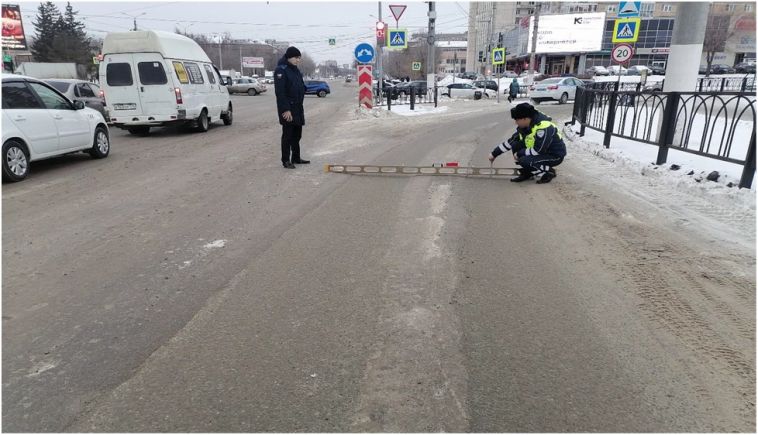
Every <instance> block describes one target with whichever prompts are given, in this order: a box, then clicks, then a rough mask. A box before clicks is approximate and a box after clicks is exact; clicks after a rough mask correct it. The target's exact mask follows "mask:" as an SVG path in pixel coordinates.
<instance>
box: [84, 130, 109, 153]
mask: <svg viewBox="0 0 758 435" xmlns="http://www.w3.org/2000/svg"><path fill="white" fill-rule="evenodd" d="M110 151H111V141H110V139H109V138H108V130H106V129H105V127H103V126H102V125H100V126H98V127H97V128H96V129H95V141H94V143H93V144H92V148H90V150H89V155H91V156H92V157H93V158H95V159H103V158H105V157H108V153H110Z"/></svg>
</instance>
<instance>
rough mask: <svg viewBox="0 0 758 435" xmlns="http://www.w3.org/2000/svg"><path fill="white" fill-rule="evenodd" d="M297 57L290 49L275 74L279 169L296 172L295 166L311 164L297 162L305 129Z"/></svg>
mask: <svg viewBox="0 0 758 435" xmlns="http://www.w3.org/2000/svg"><path fill="white" fill-rule="evenodd" d="M300 56H301V55H300V50H298V49H297V48H295V47H289V48H288V49H287V51H286V52H285V53H284V57H282V58H281V59H279V64H278V65H277V66H276V70H275V71H274V89H275V91H276V108H277V112H278V115H279V124H281V125H282V165H283V166H284V167H285V168H287V169H295V165H294V163H298V164H306V163H310V161H308V160H303V159H301V158H300V138H301V137H302V135H303V126H304V125H305V108H303V100H304V99H305V82H303V75H302V74H301V73H300V70H299V69H298V68H297V66H298V65H299V64H300V60H301V57H300Z"/></svg>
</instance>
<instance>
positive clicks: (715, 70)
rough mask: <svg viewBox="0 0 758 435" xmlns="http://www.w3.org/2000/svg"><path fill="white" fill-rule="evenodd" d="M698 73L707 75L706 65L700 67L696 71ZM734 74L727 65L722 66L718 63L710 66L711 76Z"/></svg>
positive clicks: (732, 69)
mask: <svg viewBox="0 0 758 435" xmlns="http://www.w3.org/2000/svg"><path fill="white" fill-rule="evenodd" d="M698 73H700V74H708V65H700V69H699V70H698ZM734 73H735V70H734V68H732V67H730V66H729V65H724V64H720V63H717V64H712V65H711V74H734Z"/></svg>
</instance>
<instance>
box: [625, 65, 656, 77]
mask: <svg viewBox="0 0 758 435" xmlns="http://www.w3.org/2000/svg"><path fill="white" fill-rule="evenodd" d="M643 71H647V75H649V76H650V75H653V70H652V69H650V68H649V67H647V66H646V65H632V66H630V67H629V68H627V69H626V75H628V76H640V75H642V72H643Z"/></svg>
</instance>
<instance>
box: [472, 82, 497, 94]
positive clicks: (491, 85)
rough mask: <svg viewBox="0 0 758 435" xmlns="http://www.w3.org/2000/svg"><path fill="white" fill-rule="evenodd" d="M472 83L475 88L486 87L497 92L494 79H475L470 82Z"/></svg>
mask: <svg viewBox="0 0 758 435" xmlns="http://www.w3.org/2000/svg"><path fill="white" fill-rule="evenodd" d="M472 85H474V86H476V87H477V88H486V89H491V90H493V91H495V92H497V90H498V88H497V82H496V81H494V80H476V81H475V82H473V83H472Z"/></svg>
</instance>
